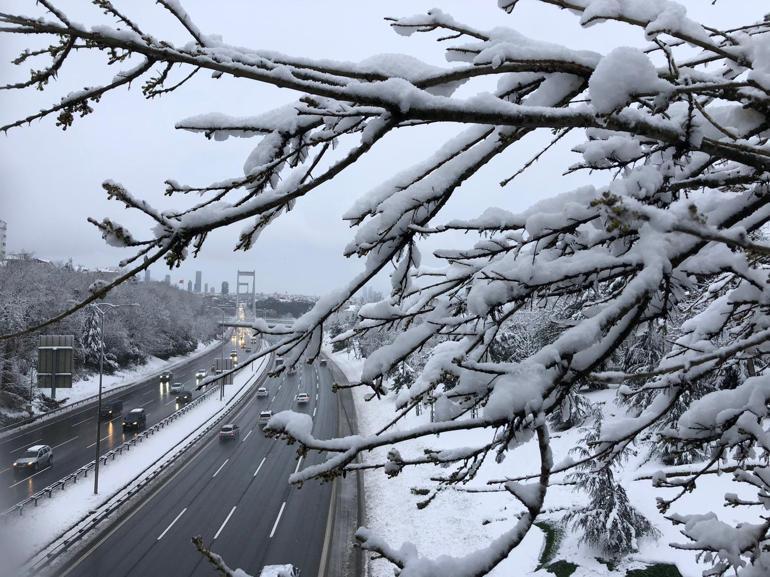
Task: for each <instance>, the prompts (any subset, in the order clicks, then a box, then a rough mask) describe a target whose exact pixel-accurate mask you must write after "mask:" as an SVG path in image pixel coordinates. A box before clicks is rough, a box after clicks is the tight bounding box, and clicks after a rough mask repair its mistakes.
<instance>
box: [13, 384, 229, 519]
mask: <svg viewBox="0 0 770 577" xmlns="http://www.w3.org/2000/svg"><path fill="white" fill-rule="evenodd" d="M218 391H219V386H218V385H217V386H214V387H210V388H209V389H208V390H207V391H205V392H204V393H203V394H202V395H199V396H198V397H197V398H196V399H194V400H192V401H191V402H189V403H188V404H186V405H185V406H184V407H182V408H181V409H179V410H177V411H174V412H173V413H171V414H170V415H169V416H168V417H166V418H165V419H162V420H161V421H158V422H157V423H155V424H154V425H153V426H152V427H150V428H148V429H145V430H144V431H142V432H141V433H139V434H138V435H136V436H135V437H132V438H130V439H129V440H128V441H126V442H125V443H121V444H120V445H119V446H117V447H115V448H114V449H112V450H110V451H107V452H106V453H104V455H101V456H100V457H99V460H100V461H101V463H102V465H106V464H107V461H109V460H113V461H114V460H115V457H116V456H118V455H122V454H123V452H124V451H125V452H128V451H129V450H131V447H135V446H136V445H137V444H139V443H141V442H143V441H144V440H145V439H146V438H148V437H152V436H153V435H154V434H155V433H157V432H158V431H160V430H161V429H164V428H165V427H166V426H167V425H170V424H171V423H173V422H174V421H176V420H177V419H178V418H179V417H181V416H182V415H185V414H187V413H188V412H189V411H191V410H192V409H193V408H195V407H197V406H198V405H200V404H201V403H202V402H203V401H204V400H206V399H207V398H209V397H210V396H211V395H212V394H213V393H214V392H218ZM95 463H96V461H91V462H90V463H87V464H86V465H83V466H82V467H80V468H79V469H77V470H75V472H73V473H70V474H69V475H67V476H66V477H62V478H61V479H59V480H58V481H56V482H54V483H51V484H50V485H48V486H47V487H45V488H44V489H41V490H40V491H38V492H37V493H35V494H34V495H31V496H30V497H27V498H26V499H24V500H23V501H19V502H18V503H16V504H15V505H14V506H13V507H11V508H10V509H6V510H5V511H3V512H2V513H0V520H6V519H7V518H8V517H10V516H11V515H13V514H14V513H16V512H18V513H19V515H22V514H23V513H24V507H26V506H27V505H29V504H30V503H31V504H33V505H35V506H37V502H38V501H39V500H40V499H41V498H43V497H48V498H51V497H52V496H53V493H54V491H56V490H60V491H63V490H64V489H65V488H66V487H67V486H68V485H69V484H75V483H77V482H78V479H79V478H80V477H81V475H82V477H83V478H85V477H88V473H89V472H91V470H93V468H94V467H95V466H96V465H95Z"/></svg>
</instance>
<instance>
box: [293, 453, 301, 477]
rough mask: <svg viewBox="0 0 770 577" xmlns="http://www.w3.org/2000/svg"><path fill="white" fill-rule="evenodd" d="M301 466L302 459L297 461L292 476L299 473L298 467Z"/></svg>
mask: <svg viewBox="0 0 770 577" xmlns="http://www.w3.org/2000/svg"><path fill="white" fill-rule="evenodd" d="M301 464H302V457H300V458H299V461H297V466H296V467H294V474H295V475H296V474H297V471H299V466H300V465H301Z"/></svg>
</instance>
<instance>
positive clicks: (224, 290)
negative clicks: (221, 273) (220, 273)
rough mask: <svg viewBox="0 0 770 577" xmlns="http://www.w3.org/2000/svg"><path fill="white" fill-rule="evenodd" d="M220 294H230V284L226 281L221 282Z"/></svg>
mask: <svg viewBox="0 0 770 577" xmlns="http://www.w3.org/2000/svg"><path fill="white" fill-rule="evenodd" d="M222 294H223V295H227V294H230V283H228V282H227V281H226V280H223V281H222Z"/></svg>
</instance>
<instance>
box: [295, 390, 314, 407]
mask: <svg viewBox="0 0 770 577" xmlns="http://www.w3.org/2000/svg"><path fill="white" fill-rule="evenodd" d="M294 401H295V402H296V403H297V404H300V405H304V404H305V403H308V402H310V395H308V394H307V393H297V396H296V397H294Z"/></svg>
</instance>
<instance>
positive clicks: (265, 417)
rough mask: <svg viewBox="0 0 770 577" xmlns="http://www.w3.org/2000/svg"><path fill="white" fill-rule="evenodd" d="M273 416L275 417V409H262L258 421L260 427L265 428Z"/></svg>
mask: <svg viewBox="0 0 770 577" xmlns="http://www.w3.org/2000/svg"><path fill="white" fill-rule="evenodd" d="M272 418H273V411H260V413H259V419H257V423H259V426H260V427H262V428H264V427H265V425H267V423H268V422H269V421H270V419H272Z"/></svg>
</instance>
